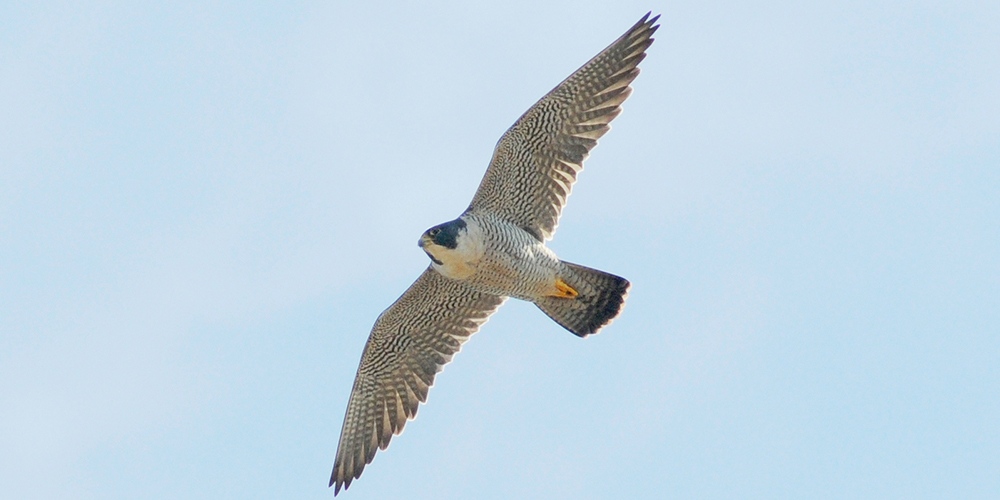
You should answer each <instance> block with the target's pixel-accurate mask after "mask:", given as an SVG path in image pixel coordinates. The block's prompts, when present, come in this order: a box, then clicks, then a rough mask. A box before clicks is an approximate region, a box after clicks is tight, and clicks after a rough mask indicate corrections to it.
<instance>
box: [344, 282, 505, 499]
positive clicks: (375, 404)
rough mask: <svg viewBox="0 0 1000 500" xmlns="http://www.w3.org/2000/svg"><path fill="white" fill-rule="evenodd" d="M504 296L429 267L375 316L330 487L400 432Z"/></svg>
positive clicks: (353, 475) (356, 472) (351, 475)
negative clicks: (477, 288) (484, 290)
mask: <svg viewBox="0 0 1000 500" xmlns="http://www.w3.org/2000/svg"><path fill="white" fill-rule="evenodd" d="M505 300H507V299H506V297H498V296H496V295H488V294H483V293H479V292H476V291H474V290H472V289H471V288H469V287H467V286H466V285H464V284H462V283H461V282H458V281H455V280H451V279H448V278H446V277H444V276H442V275H441V274H440V273H438V272H437V271H435V270H434V269H433V268H431V267H428V268H427V270H426V271H424V273H423V274H422V275H421V276H420V278H418V279H417V281H416V282H415V283H413V285H411V286H410V288H409V289H408V290H406V292H405V293H403V295H402V296H401V297H400V298H399V299H398V300H396V302H395V303H393V304H392V305H391V306H389V308H388V309H386V310H385V312H383V313H382V315H381V316H379V318H378V320H376V321H375V326H374V327H373V328H372V332H371V335H370V336H369V337H368V343H367V344H366V345H365V352H364V354H362V355H361V366H360V367H359V368H358V374H357V378H355V380H354V389H353V390H352V391H351V399H350V401H349V402H348V403H347V415H346V416H345V417H344V427H343V429H342V430H341V432H340V444H339V446H338V447H337V458H336V461H335V462H334V464H333V475H332V476H331V477H330V486H334V485H335V484H336V488H335V489H334V494H337V493H338V492H339V491H340V487H341V485H343V486H344V488H345V489H346V488H347V487H348V486H350V485H351V481H353V480H354V479H357V478H358V477H360V476H361V471H363V470H364V468H365V465H367V464H369V463H371V461H372V459H373V458H375V451H376V450H377V449H378V448H381V449H383V450H384V449H386V447H388V446H389V439H391V438H392V435H393V434H399V433H400V432H403V426H404V425H406V421H407V420H408V419H412V418H414V417H416V415H417V407H418V406H419V404H420V403H422V402H424V401H426V400H427V390H428V389H429V388H430V386H431V385H433V384H434V375H435V374H437V373H438V372H439V371H441V369H442V368H444V365H445V364H446V363H448V362H449V361H451V358H452V356H454V355H455V353H456V352H458V351H459V349H461V348H462V343H463V342H465V341H466V340H468V339H469V336H471V335H472V334H473V333H476V332H477V331H478V330H479V327H480V326H482V325H483V323H485V322H486V320H487V319H488V318H489V317H490V315H491V314H493V313H494V312H495V311H496V310H497V308H499V307H500V305H501V304H503V302H504V301H505Z"/></svg>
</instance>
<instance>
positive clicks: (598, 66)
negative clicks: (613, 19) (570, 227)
mask: <svg viewBox="0 0 1000 500" xmlns="http://www.w3.org/2000/svg"><path fill="white" fill-rule="evenodd" d="M659 17H660V16H656V17H654V18H652V19H649V14H646V15H645V16H643V18H642V19H640V20H639V22H638V23H636V24H635V26H632V28H631V29H629V30H628V32H626V33H625V34H624V35H622V37H621V38H619V39H618V40H615V42H614V43H612V44H611V45H610V46H609V47H608V48H606V49H604V51H603V52H601V53H600V54H598V55H597V56H596V57H594V58H593V59H591V60H590V62H588V63H587V64H584V65H583V67H581V68H580V69H578V70H576V72H575V73H573V74H572V75H570V77H569V78H567V79H566V80H564V81H563V82H562V83H560V84H559V85H558V86H557V87H556V88H554V89H552V91H551V92H549V93H548V94H547V95H546V96H545V97H543V98H542V99H541V100H539V101H538V102H537V103H535V105H534V106H532V107H531V109H529V110H528V111H527V112H526V113H524V114H523V115H522V116H521V117H520V118H518V120H517V121H516V122H515V123H514V125H513V126H511V127H510V129H508V130H507V132H505V133H504V135H503V137H501V138H500V141H499V142H497V145H496V149H495V150H494V151H493V159H492V161H491V162H490V166H489V168H488V169H487V170H486V175H485V176H484V177H483V181H482V183H481V184H480V185H479V190H478V191H476V196H475V197H474V198H473V199H472V204H471V205H469V209H468V211H470V212H479V213H482V212H489V213H492V214H494V215H498V216H499V217H501V218H502V219H504V220H507V221H509V222H512V223H514V224H517V225H518V226H520V227H522V228H524V229H525V230H527V231H528V232H530V233H532V234H534V235H535V237H536V238H538V239H539V240H541V241H544V240H547V239H550V238H551V237H552V234H553V233H555V229H556V226H557V225H558V224H559V215H560V214H561V213H562V209H563V207H564V206H566V198H567V197H569V194H570V190H571V189H572V187H573V183H574V182H575V181H576V175H577V174H578V173H579V172H580V170H582V169H583V161H584V160H585V159H586V158H587V156H588V155H589V154H590V150H591V149H593V148H594V146H596V145H597V139H599V138H600V137H601V136H603V135H604V134H605V133H607V131H608V130H610V129H611V127H610V126H609V125H608V124H609V123H610V122H611V120H613V119H614V118H615V117H616V116H618V114H619V113H621V104H622V103H623V102H625V99H626V98H628V96H629V94H631V93H632V88H631V87H629V84H630V83H631V82H632V80H635V77H636V76H638V75H639V68H638V65H639V62H640V61H642V60H643V58H645V57H646V53H645V51H646V49H647V48H648V47H649V45H650V44H651V43H653V39H652V38H650V36H651V35H652V34H653V33H654V32H655V31H656V29H657V28H658V27H659V25H655V24H654V23H656V20H657V19H659Z"/></svg>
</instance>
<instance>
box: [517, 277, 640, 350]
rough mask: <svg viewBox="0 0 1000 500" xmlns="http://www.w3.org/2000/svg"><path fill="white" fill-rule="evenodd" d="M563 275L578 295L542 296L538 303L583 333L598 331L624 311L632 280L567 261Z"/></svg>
mask: <svg viewBox="0 0 1000 500" xmlns="http://www.w3.org/2000/svg"><path fill="white" fill-rule="evenodd" d="M563 265H564V267H563V274H562V275H561V276H559V278H560V279H562V280H563V282H564V283H565V284H567V285H569V286H570V287H571V288H572V289H573V290H574V291H575V292H577V295H576V296H575V297H572V298H564V297H542V298H540V299H537V300H535V305H537V306H538V308H539V309H541V310H542V312H544V313H545V314H547V315H549V317H550V318H552V319H553V320H555V322H556V323H559V324H560V325H562V326H563V327H564V328H566V329H567V330H569V331H571V332H573V333H574V334H576V335H578V336H580V337H586V336H587V335H590V334H592V333H597V332H598V331H599V330H600V329H601V328H603V327H605V326H607V325H609V324H611V322H612V321H613V320H614V319H615V318H617V317H618V315H619V314H621V311H622V307H624V306H625V297H627V296H628V290H629V287H630V286H631V284H630V283H629V282H628V280H627V279H625V278H622V277H619V276H615V275H613V274H609V273H606V272H604V271H598V270H596V269H591V268H589V267H583V266H578V265H576V264H571V263H569V262H563Z"/></svg>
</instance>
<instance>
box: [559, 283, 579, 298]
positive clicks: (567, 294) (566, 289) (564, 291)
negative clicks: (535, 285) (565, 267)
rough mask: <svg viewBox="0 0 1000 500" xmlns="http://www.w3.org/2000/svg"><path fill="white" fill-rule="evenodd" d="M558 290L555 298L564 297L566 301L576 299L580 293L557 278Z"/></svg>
mask: <svg viewBox="0 0 1000 500" xmlns="http://www.w3.org/2000/svg"><path fill="white" fill-rule="evenodd" d="M556 290H557V292H556V293H554V294H553V296H554V297H562V298H565V299H575V298H576V296H577V295H580V293H579V292H577V291H576V290H574V289H573V287H571V286H569V285H567V284H566V282H565V281H563V280H562V278H556Z"/></svg>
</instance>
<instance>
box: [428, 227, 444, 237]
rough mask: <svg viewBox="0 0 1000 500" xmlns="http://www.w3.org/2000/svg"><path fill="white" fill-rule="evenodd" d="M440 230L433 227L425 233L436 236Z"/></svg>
mask: <svg viewBox="0 0 1000 500" xmlns="http://www.w3.org/2000/svg"><path fill="white" fill-rule="evenodd" d="M440 232H441V230H440V229H438V228H434V229H431V230H430V232H429V233H427V234H430V235H431V236H437V234H438V233H440Z"/></svg>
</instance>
